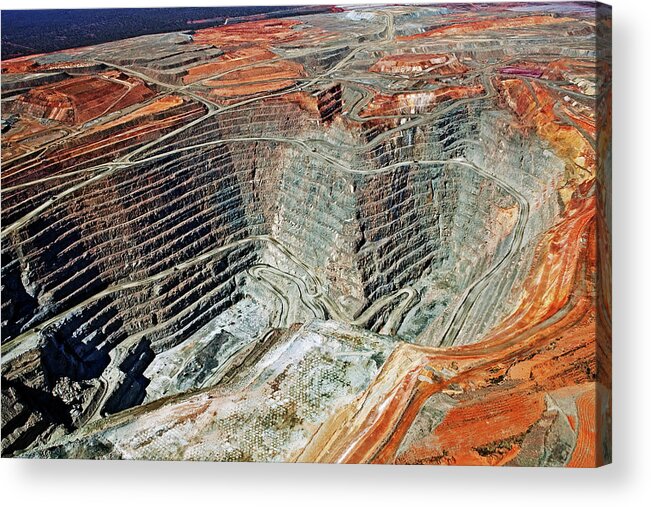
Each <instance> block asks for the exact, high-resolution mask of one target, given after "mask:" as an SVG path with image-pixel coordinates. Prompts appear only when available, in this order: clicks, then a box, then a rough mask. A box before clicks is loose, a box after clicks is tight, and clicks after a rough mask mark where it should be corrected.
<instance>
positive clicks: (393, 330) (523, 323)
mask: <svg viewBox="0 0 651 507" xmlns="http://www.w3.org/2000/svg"><path fill="white" fill-rule="evenodd" d="M446 16H448V17H446ZM579 23H580V24H581V25H582V26H588V27H590V28H591V29H590V30H587V31H578V32H577V31H575V29H576V26H577V24H579ZM594 25H595V18H594V11H593V10H591V9H590V8H587V7H580V8H579V7H577V10H576V12H574V11H572V13H564V14H563V16H560V15H559V16H547V15H535V14H527V13H519V12H518V11H513V10H509V9H508V8H504V9H502V8H501V7H496V6H492V7H485V8H482V9H479V10H477V11H465V10H461V11H458V12H456V11H455V12H454V13H449V14H441V12H440V11H438V10H437V9H434V8H432V9H430V8H429V7H391V8H382V9H377V8H372V7H369V8H359V9H343V10H337V11H336V12H335V11H333V12H332V13H327V14H313V15H305V16H296V17H289V18H283V19H262V20H250V21H245V22H242V23H236V24H232V25H226V26H220V27H214V28H208V29H204V30H199V31H197V32H194V33H174V34H159V35H150V36H142V37H136V38H134V39H129V40H125V41H116V42H112V43H106V44H102V45H98V46H91V47H87V48H78V49H76V50H70V51H67V52H62V53H61V54H56V55H50V56H48V55H36V56H34V57H29V58H21V59H19V60H16V61H9V62H3V89H2V99H3V133H2V152H3V155H2V157H3V160H2V272H1V275H2V344H3V345H2V405H3V418H2V449H3V451H2V452H3V456H26V457H59V458H100V457H102V458H127V459H197V460H224V461H233V460H237V461H325V462H395V463H448V464H453V463H456V464H507V463H509V464H513V465H531V464H538V465H572V466H575V465H576V466H586V465H594V464H597V463H599V462H601V461H600V460H605V461H607V460H608V453H609V448H608V445H609V444H608V431H607V429H608V420H607V414H608V410H609V405H608V403H609V401H608V400H609V398H608V396H609V395H608V387H609V382H610V373H609V362H608V361H609V354H610V349H609V342H608V340H607V337H608V336H609V334H608V333H609V331H608V329H609V327H608V326H609V322H610V320H609V319H610V313H609V312H610V310H609V305H608V304H606V301H603V302H602V303H601V304H600V309H599V312H601V313H600V314H599V315H598V313H599V312H597V305H596V300H597V296H596V294H597V292H598V291H599V290H600V289H601V287H602V286H601V285H600V284H602V283H603V284H604V285H603V286H604V287H607V284H608V281H607V276H606V277H603V278H605V279H604V280H601V278H599V279H598V280H597V279H596V277H597V275H595V273H596V272H597V269H599V270H600V271H599V272H600V273H608V270H607V269H605V268H603V267H599V268H597V266H596V264H597V258H598V257H597V256H596V255H595V254H594V252H593V251H592V250H591V248H596V246H595V237H593V236H594V235H595V234H596V232H595V229H594V220H595V218H594V217H595V215H596V212H595V208H596V206H597V204H596V200H595V193H596V185H597V182H598V178H597V176H596V175H597V174H598V173H599V171H601V170H603V168H602V167H601V166H600V165H599V164H600V160H602V157H607V154H608V150H609V146H606V145H605V144H604V141H599V139H598V136H597V129H598V127H599V124H598V123H599V122H598V120H599V115H601V116H602V117H604V118H609V114H610V111H609V109H608V106H607V105H604V104H605V103H606V102H607V100H605V99H603V98H601V99H599V98H598V97H595V94H596V93H597V92H600V93H603V92H602V91H600V90H599V83H597V78H596V65H595V58H596V57H595V55H594V47H595V31H594V30H593V28H594ZM502 34H508V37H505V36H502ZM550 44H554V45H555V46H557V47H558V48H559V54H561V55H562V56H561V57H560V58H559V57H558V56H556V55H554V56H552V55H550V54H549V53H548V49H547V48H548V47H549V45H550ZM606 70H608V69H606ZM607 75H609V74H607ZM5 76H7V77H8V79H7V80H5V79H4V78H5ZM601 86H604V84H603V83H601ZM598 100H600V102H599V104H601V105H600V106H599V107H600V109H597V106H596V104H597V102H598ZM602 109H603V110H602ZM600 142H601V144H599V143H600ZM606 144H607V143H606ZM602 225H603V223H602ZM591 234H592V235H593V236H591ZM600 239H601V238H600ZM604 241H607V238H606V239H605V240H604ZM605 248H606V250H605V252H606V253H607V247H605ZM602 258H603V257H602ZM608 301H609V300H608ZM597 318H598V319H599V325H600V326H603V331H602V332H603V336H604V337H606V338H603V339H602V340H601V341H602V342H603V343H601V344H600V350H601V351H602V354H601V355H600V356H599V358H597V357H596V356H595V355H594V354H592V355H591V354H590V350H594V348H595V344H596V343H597V333H596V331H595V329H594V327H593V328H591V327H590V323H594V319H597ZM564 354H569V355H570V358H569V359H562V358H564V357H567V356H565V355H564ZM596 406H599V407H601V409H600V410H601V412H600V414H604V415H603V419H598V418H597V419H596V416H595V417H592V415H591V413H592V412H594V410H593V411H592V412H591V410H592V409H593V408H594V407H596ZM595 410H596V409H595ZM593 415H594V414H593ZM600 417H601V416H600ZM484 419H486V420H487V421H493V422H494V423H495V424H494V425H493V429H492V430H491V431H487V432H482V431H480V429H478V428H477V427H476V424H475V423H474V422H473V421H476V420H481V421H484ZM577 428H578V429H577ZM586 428H588V429H586ZM596 433H599V436H598V437H594V439H593V440H595V441H596V440H599V441H600V442H602V441H603V445H604V446H605V447H603V448H602V449H601V450H595V449H596V447H595V445H596V444H595V445H592V444H593V443H594V441H593V442H592V443H591V440H590V438H591V435H595V434H596ZM459 435H466V436H464V437H463V438H460V437H459ZM545 439H547V440H545ZM541 441H544V442H551V443H549V445H548V444H544V445H542V447H541V444H540V442H541ZM547 445H548V446H547ZM600 445H601V444H600ZM546 446H547V447H546Z"/></svg>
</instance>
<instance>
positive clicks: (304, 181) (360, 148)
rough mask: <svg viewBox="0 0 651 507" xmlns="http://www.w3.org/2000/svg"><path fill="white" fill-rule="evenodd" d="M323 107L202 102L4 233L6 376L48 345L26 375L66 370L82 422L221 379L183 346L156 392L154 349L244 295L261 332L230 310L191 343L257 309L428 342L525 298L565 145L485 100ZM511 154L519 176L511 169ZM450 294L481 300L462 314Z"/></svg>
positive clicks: (469, 328) (233, 343) (471, 329)
mask: <svg viewBox="0 0 651 507" xmlns="http://www.w3.org/2000/svg"><path fill="white" fill-rule="evenodd" d="M330 93H331V95H332V94H334V97H335V98H336V97H337V96H338V94H339V92H338V91H337V90H336V89H335V90H334V91H333V92H330ZM261 115H264V116H265V117H267V118H268V121H269V122H274V121H277V122H278V128H277V130H276V131H272V132H275V133H274V134H272V135H270V134H269V130H267V131H266V133H265V132H261V131H259V128H260V127H259V125H260V124H259V122H255V121H252V120H253V118H254V117H256V118H259V117H260V116H261ZM328 119H330V118H328ZM500 119H501V120H502V121H501V122H500ZM323 121H324V119H323V117H322V115H320V113H319V109H318V101H314V100H312V99H310V100H308V101H306V102H305V103H304V104H303V105H301V104H300V103H298V104H297V103H294V102H292V103H289V102H287V101H283V100H270V101H267V102H264V103H263V106H262V107H256V108H250V109H248V108H247V109H243V110H235V111H233V112H232V113H227V114H223V115H220V116H219V117H218V119H217V117H216V118H215V119H211V118H207V119H206V120H204V121H202V122H201V123H199V124H197V125H196V126H191V127H190V128H188V129H186V130H184V131H183V133H182V134H177V135H175V136H173V137H171V138H170V139H169V140H168V141H167V142H166V143H165V148H164V149H163V147H162V146H160V147H159V146H157V145H153V147H152V148H149V149H146V150H143V151H141V152H140V153H139V154H137V155H136V156H135V157H133V159H132V160H130V161H128V162H126V164H125V166H124V168H119V167H118V169H117V170H115V171H114V172H109V173H107V174H106V176H105V177H103V178H101V179H99V180H98V181H96V182H89V183H87V184H84V185H83V186H82V187H81V188H80V189H79V190H74V189H73V192H74V194H73V195H74V199H72V200H66V201H63V202H61V203H57V202H53V203H52V204H50V205H49V206H48V207H47V208H46V209H45V211H43V212H41V213H39V214H38V215H36V216H35V217H34V218H32V219H31V220H30V221H29V222H28V223H27V224H26V225H25V226H24V227H23V228H22V229H21V230H20V231H17V232H15V233H13V234H12V235H10V236H8V237H7V238H6V239H5V240H4V242H5V245H6V246H5V253H4V255H6V256H7V258H8V259H9V260H10V262H8V263H6V264H5V265H4V266H3V278H4V280H6V283H5V282H3V284H4V285H5V286H6V287H9V288H10V287H14V288H16V290H13V289H12V290H11V294H10V296H9V298H8V300H7V301H3V315H5V314H6V315H7V317H3V322H5V323H7V325H6V330H3V337H4V339H5V340H7V339H10V340H11V343H10V344H9V346H8V348H7V351H8V353H7V354H4V356H5V357H3V361H4V364H5V368H4V370H6V372H7V374H6V375H7V377H6V378H7V379H10V380H12V381H13V382H18V381H20V380H19V379H20V378H23V380H24V382H25V383H26V385H27V383H28V381H27V380H26V379H27V376H25V377H16V374H15V368H14V367H13V366H11V365H12V364H13V357H14V356H15V357H16V360H17V359H18V358H20V357H21V354H22V353H23V352H24V350H26V349H29V347H38V348H42V349H44V350H48V351H52V353H49V352H48V353H44V354H42V357H45V358H48V359H47V361H44V360H41V361H40V362H39V361H35V362H34V363H33V366H34V368H35V371H34V372H32V373H30V375H32V376H40V377H43V379H42V381H41V382H40V383H37V384H34V385H35V386H36V387H34V388H35V389H41V390H42V391H43V392H44V393H52V392H56V391H54V389H55V387H56V386H57V385H58V384H57V383H60V382H61V380H60V379H61V378H64V379H65V382H68V383H70V382H72V383H74V382H77V383H78V384H79V386H80V387H78V388H77V390H78V391H79V394H78V395H76V396H68V397H67V398H65V400H64V399H62V401H61V406H65V407H66V411H67V412H68V413H73V412H74V413H75V414H77V415H76V417H75V418H71V419H70V421H69V422H68V424H69V425H73V426H74V425H75V424H79V423H83V422H86V421H88V420H92V419H94V418H97V417H100V416H102V415H104V414H109V413H114V412H118V411H120V410H123V409H125V408H128V407H130V406H134V405H138V404H140V403H142V402H143V401H144V400H145V399H147V400H153V399H157V398H158V397H160V396H163V395H164V394H165V393H167V394H168V395H169V394H170V393H174V392H180V391H182V390H183V389H184V387H187V386H188V385H190V384H191V382H189V381H184V380H183V379H184V378H186V377H187V376H188V375H190V378H192V379H193V381H192V382H198V383H199V384H200V385H205V384H206V383H207V384H208V385H210V384H211V383H215V382H217V381H218V380H219V378H220V376H219V375H217V374H216V371H217V370H219V368H220V367H221V363H222V362H224V361H225V360H226V357H224V359H223V360H222V361H219V360H217V359H215V362H214V364H213V363H211V361H208V360H206V361H204V362H197V361H198V359H197V358H194V359H193V360H192V361H194V362H195V367H194V368H195V369H196V370H197V371H196V372H195V373H192V372H193V369H192V368H193V367H192V362H190V363H187V364H185V363H184V364H177V366H176V367H174V368H172V369H171V370H170V369H169V368H170V367H169V366H167V367H166V368H167V369H166V371H167V373H165V375H166V376H167V377H166V378H169V379H170V380H169V382H168V381H165V382H168V383H167V384H165V382H164V383H163V384H161V383H160V380H157V383H156V386H158V387H160V391H159V392H157V388H156V387H149V385H150V382H151V379H152V378H153V377H155V376H156V375H153V372H154V371H158V370H157V368H158V367H155V366H152V361H154V359H155V357H156V356H157V354H162V353H164V352H165V351H167V350H170V349H171V348H174V347H177V346H179V345H180V344H182V343H184V342H187V343H191V342H192V340H190V341H188V339H189V337H190V336H193V334H194V333H197V332H198V331H200V330H201V329H203V328H204V326H206V325H209V323H210V322H211V321H213V320H214V319H215V318H217V317H218V316H219V315H220V314H223V312H224V311H227V312H229V311H232V310H229V309H230V308H231V307H232V305H233V304H235V303H237V302H238V301H239V300H241V298H243V297H245V298H247V299H248V300H251V301H253V302H254V303H253V304H254V306H255V308H256V310H255V311H254V312H253V313H254V314H255V317H252V318H254V319H255V320H256V322H259V323H260V325H258V326H257V327H256V326H254V327H256V330H255V332H254V333H253V334H249V335H247V334H246V333H240V335H239V338H238V337H237V336H238V335H237V334H235V335H233V333H232V332H231V331H228V330H227V329H224V328H223V327H222V328H220V329H221V331H219V332H218V333H217V334H215V335H214V336H215V338H214V339H215V340H216V341H215V342H214V343H213V342H207V343H204V344H203V345H200V344H198V345H196V347H195V346H192V347H191V350H192V354H197V357H203V356H206V357H213V358H214V357H218V356H219V355H220V354H226V352H227V351H228V350H230V351H231V353H234V352H235V351H237V350H238V348H241V347H244V346H245V345H246V344H247V343H249V342H250V341H251V339H252V338H254V337H255V336H258V335H259V334H260V333H262V331H263V328H264V326H266V325H271V326H276V327H288V326H290V325H291V324H292V323H294V322H305V321H308V320H311V319H313V318H334V319H337V320H343V321H345V322H349V323H352V324H354V325H358V326H361V327H366V328H368V329H371V330H373V331H376V332H380V333H385V334H395V333H396V332H398V333H399V334H400V336H401V337H402V338H403V339H408V340H410V341H416V342H418V343H424V344H441V343H443V344H446V345H451V344H455V343H467V342H473V341H477V340H479V339H480V338H481V336H482V333H483V332H484V331H485V330H486V329H487V328H488V327H490V325H491V324H492V323H493V322H494V321H497V320H498V319H499V317H500V316H503V315H504V314H506V313H508V311H509V309H510V308H511V306H512V305H514V304H516V303H517V302H516V301H509V300H508V298H507V297H506V296H507V295H508V293H509V292H510V289H511V288H512V286H513V284H514V283H517V281H518V276H519V274H520V273H521V270H520V268H519V267H518V263H525V264H526V263H527V261H528V259H527V254H526V252H527V250H526V249H525V248H524V247H525V245H526V242H527V241H530V240H533V239H535V236H536V234H538V233H540V231H542V230H544V228H545V227H546V226H549V223H548V222H549V220H550V219H551V218H552V217H553V216H554V215H555V213H556V212H557V209H556V208H554V206H556V207H557V206H558V204H557V203H556V201H555V200H554V196H553V193H552V192H551V191H550V192H549V198H548V200H547V201H545V202H539V203H536V206H533V207H530V206H529V200H528V198H530V197H531V195H534V194H535V195H540V188H538V187H532V188H529V187H531V186H532V185H533V186H535V185H538V186H540V185H542V183H541V182H540V180H541V178H540V175H541V172H542V171H543V169H538V166H544V168H545V169H544V171H547V172H549V171H550V168H553V167H557V166H558V164H555V162H556V160H555V159H554V157H553V156H552V155H551V154H550V153H548V152H545V151H544V150H543V149H542V148H537V147H536V146H535V141H533V140H532V139H527V138H524V137H520V138H518V139H517V142H514V141H513V140H512V139H508V140H507V141H504V139H505V136H507V135H509V136H516V135H517V134H515V133H513V132H509V126H508V125H509V124H508V121H507V119H506V118H503V117H501V116H500V115H499V114H496V113H494V112H491V111H483V110H482V109H478V108H474V107H467V106H466V107H463V106H462V107H460V108H458V109H456V110H455V109H452V110H451V111H450V112H449V113H447V114H445V115H443V116H441V117H440V118H438V119H437V120H436V121H435V122H433V123H432V124H428V125H427V126H420V125H415V126H413V127H411V128H405V129H402V130H399V131H398V132H397V133H391V135H390V136H388V137H387V136H385V135H384V134H383V132H385V131H386V130H383V127H382V126H381V125H380V126H374V127H373V128H371V129H370V130H359V131H356V129H352V130H351V129H350V128H349V127H347V125H346V123H345V122H344V121H342V120H341V118H340V119H338V120H335V121H332V122H331V123H330V124H329V126H328V127H327V128H325V129H323V126H322V122H323ZM320 125H321V127H320V130H318V129H317V128H315V127H319V126H320ZM500 128H501V130H499V129H500ZM478 136H479V137H480V138H481V139H482V141H481V146H482V148H478V146H479V144H478ZM334 143H347V144H349V145H351V146H352V147H353V149H352V150H351V151H350V153H349V156H348V157H347V159H346V160H340V159H338V158H333V155H334V153H335V152H333V147H334ZM504 146H510V147H511V148H508V151H506V152H505V151H504ZM514 146H515V148H513V147H514ZM514 166H516V167H518V171H517V172H516V173H515V174H518V175H519V176H518V177H517V178H516V180H515V181H506V180H503V175H504V174H511V172H512V168H513V167H514ZM486 168H490V169H486ZM550 206H551V207H552V208H550ZM525 207H526V210H525V209H524V208H525ZM525 212H526V213H527V215H526V216H524V213H525ZM529 215H532V216H529ZM9 216H10V217H11V215H9ZM296 252H300V255H296ZM496 266H497V268H496ZM502 266H503V268H504V270H503V271H501V269H500V268H501V267H502ZM19 267H20V268H19ZM498 270H500V271H501V273H500V274H498ZM18 273H20V278H19V275H18ZM464 291H470V294H469V295H468V294H464ZM458 294H462V297H471V298H474V299H473V300H474V305H473V308H476V310H474V311H473V309H471V310H470V311H468V312H467V313H464V314H463V315H462V317H463V319H461V318H460V317H459V310H458V309H457V306H458V305H460V304H461V303H462V302H463V301H461V300H460V298H459V297H458V296H457V297H455V295H458ZM256 301H257V302H256ZM455 305H456V306H455ZM464 308H465V307H464ZM464 311H465V310H464ZM487 312H488V313H489V314H491V315H494V317H493V318H491V319H486V318H485V316H486V314H487ZM251 315H253V314H251ZM240 318H241V317H240ZM235 320H237V318H235ZM459 322H460V323H459ZM441 330H443V331H441ZM446 333H447V334H446ZM206 347H207V348H206ZM54 351H56V354H55V353H54ZM192 354H190V355H188V358H190V356H191V355H192ZM202 355H203V356H202ZM52 358H56V360H54V359H52ZM56 364H62V365H66V366H65V367H61V368H58V367H55V366H54V365H56ZM211 365H212V366H211ZM152 368H153V369H152ZM213 370H215V371H213ZM65 371H69V372H71V373H69V374H65V373H64V372H65ZM148 371H149V374H148V373H147V372H148ZM40 372H42V373H40ZM206 379H208V380H206ZM52 396H55V397H56V394H53V395H52ZM42 425H43V426H45V425H44V423H42ZM48 430H51V427H48ZM14 432H17V434H19V433H20V428H19V427H18V426H17V428H16V429H15V430H14Z"/></svg>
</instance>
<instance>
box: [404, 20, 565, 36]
mask: <svg viewBox="0 0 651 507" xmlns="http://www.w3.org/2000/svg"><path fill="white" fill-rule="evenodd" d="M566 22H567V23H569V22H576V20H575V19H572V18H562V17H558V18H557V17H553V16H519V17H513V18H494V19H486V20H483V21H470V22H467V23H458V24H454V25H446V26H441V27H439V28H435V29H433V30H428V31H427V32H422V33H417V34H414V35H405V36H401V37H396V39H398V40H416V39H423V38H427V37H437V36H445V35H466V34H471V33H476V32H484V31H488V30H505V29H508V28H525V27H529V26H540V25H554V24H558V23H566Z"/></svg>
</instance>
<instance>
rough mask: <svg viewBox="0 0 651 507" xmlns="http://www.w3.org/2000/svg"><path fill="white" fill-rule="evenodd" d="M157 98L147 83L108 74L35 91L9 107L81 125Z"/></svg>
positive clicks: (37, 116) (40, 116) (22, 112)
mask: <svg viewBox="0 0 651 507" xmlns="http://www.w3.org/2000/svg"><path fill="white" fill-rule="evenodd" d="M153 95H154V92H153V91H152V90H150V89H149V88H148V87H147V86H146V85H145V83H144V82H143V81H141V80H139V79H136V78H130V77H129V78H128V77H126V76H124V75H121V74H119V73H117V72H108V73H104V74H101V75H99V76H80V77H74V78H70V79H67V80H65V81H62V82H59V83H56V84H53V85H45V86H40V87H38V88H34V89H32V90H30V91H29V92H27V93H26V94H24V95H21V96H20V97H19V98H18V99H16V100H15V101H14V102H13V103H12V104H11V105H10V106H9V107H10V110H11V111H12V112H15V113H21V114H28V115H30V116H32V117H35V118H47V119H49V120H56V121H60V122H62V123H65V124H68V125H79V124H82V123H85V122H87V121H89V120H92V119H95V118H98V117H100V116H103V115H105V114H108V113H110V112H113V111H119V110H120V109H124V108H126V107H129V106H131V105H133V104H137V103H138V102H142V101H143V100H145V99H147V98H149V97H151V96H153Z"/></svg>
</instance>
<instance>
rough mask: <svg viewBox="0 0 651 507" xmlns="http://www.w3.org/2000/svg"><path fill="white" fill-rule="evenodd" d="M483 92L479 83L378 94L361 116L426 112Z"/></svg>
mask: <svg viewBox="0 0 651 507" xmlns="http://www.w3.org/2000/svg"><path fill="white" fill-rule="evenodd" d="M482 93H484V87H483V86H481V85H477V86H442V87H440V88H437V89H436V90H432V91H422V92H409V93H396V94H394V95H384V94H377V95H375V96H374V97H373V100H371V102H369V104H368V105H367V106H366V107H365V108H364V109H363V111H362V112H361V113H360V116H361V117H370V116H381V115H391V114H409V113H426V112H429V111H431V110H433V109H434V107H436V106H437V105H438V104H441V103H442V102H447V101H450V100H459V99H464V98H469V97H476V96H479V95H481V94H482Z"/></svg>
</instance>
